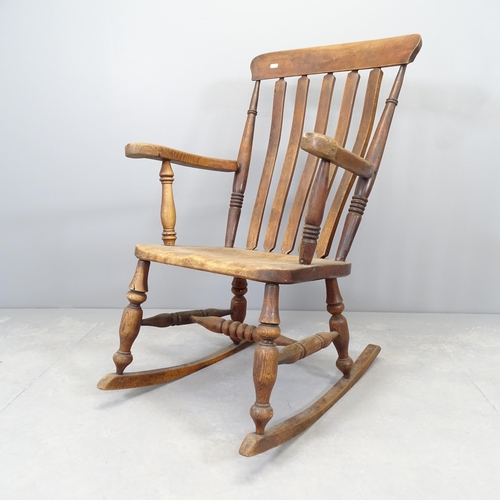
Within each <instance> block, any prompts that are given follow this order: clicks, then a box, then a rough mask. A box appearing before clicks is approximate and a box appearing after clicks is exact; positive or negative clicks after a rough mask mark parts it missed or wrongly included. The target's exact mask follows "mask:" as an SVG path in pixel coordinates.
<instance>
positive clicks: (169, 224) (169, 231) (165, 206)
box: [160, 160, 177, 245]
mask: <svg viewBox="0 0 500 500" xmlns="http://www.w3.org/2000/svg"><path fill="white" fill-rule="evenodd" d="M160 182H161V210H160V218H161V225H162V226H163V233H162V236H161V238H162V240H163V244H164V245H175V240H176V239H177V233H176V232H175V222H176V217H177V216H176V212H175V203H174V192H173V186H172V184H173V182H174V171H173V170H172V165H171V164H170V161H169V160H164V161H163V162H162V164H161V169H160Z"/></svg>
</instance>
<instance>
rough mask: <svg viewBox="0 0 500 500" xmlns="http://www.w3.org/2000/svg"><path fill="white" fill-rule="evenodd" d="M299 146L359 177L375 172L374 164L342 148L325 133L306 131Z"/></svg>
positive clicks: (366, 176)
mask: <svg viewBox="0 0 500 500" xmlns="http://www.w3.org/2000/svg"><path fill="white" fill-rule="evenodd" d="M300 147H301V148H302V149H303V150H304V151H307V152H308V153H311V154H313V155H314V156H317V157H319V158H323V159H324V160H327V161H329V162H331V163H334V164H335V165H338V166H339V167H342V168H345V169H346V170H349V172H352V173H353V174H356V175H359V176H360V177H365V178H369V177H371V176H372V175H373V174H374V172H375V166H374V165H372V164H371V163H370V162H369V161H366V160H365V159H364V158H362V157H361V156H358V155H357V154H355V153H352V152H351V151H349V150H347V149H345V148H343V147H342V146H340V145H339V143H338V142H337V141H336V140H334V139H332V138H331V137H327V136H326V135H323V134H318V133H317V132H308V133H306V134H304V136H303V137H302V141H301V143H300Z"/></svg>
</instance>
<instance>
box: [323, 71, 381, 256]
mask: <svg viewBox="0 0 500 500" xmlns="http://www.w3.org/2000/svg"><path fill="white" fill-rule="evenodd" d="M382 75H383V73H382V70H381V69H380V68H375V69H373V70H372V71H370V76H369V77H368V84H367V87H366V95H365V101H364V105H363V113H362V116H361V122H360V125H359V129H358V135H357V137H356V142H355V143H354V147H353V148H352V152H353V153H354V154H356V155H359V156H360V157H362V158H363V157H364V155H365V153H366V148H367V146H368V140H369V138H370V134H371V133H372V129H373V124H374V122H375V114H376V112H377V103H378V96H379V92H380V85H381V83H382ZM355 180H356V177H355V175H354V174H353V173H352V172H349V171H345V172H344V174H343V176H342V179H341V181H340V184H339V187H338V189H337V192H336V193H335V197H334V199H333V202H332V204H331V207H330V211H329V212H328V215H327V217H326V220H325V222H324V224H323V230H322V231H321V234H320V237H319V240H318V246H317V249H316V253H317V255H318V257H320V258H324V257H327V256H328V255H329V253H330V249H331V245H332V241H333V237H334V235H335V231H336V230H337V226H338V224H339V221H340V217H341V215H342V212H343V210H344V207H345V204H346V202H347V198H348V196H349V193H350V192H351V189H352V186H353V185H354V181H355Z"/></svg>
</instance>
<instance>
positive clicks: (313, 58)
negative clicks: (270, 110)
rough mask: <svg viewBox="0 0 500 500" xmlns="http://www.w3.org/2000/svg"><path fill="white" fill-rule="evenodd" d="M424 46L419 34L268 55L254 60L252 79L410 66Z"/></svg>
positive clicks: (251, 67) (251, 66) (270, 53)
mask: <svg viewBox="0 0 500 500" xmlns="http://www.w3.org/2000/svg"><path fill="white" fill-rule="evenodd" d="M421 47H422V38H421V37H420V35H404V36H398V37H393V38H383V39H380V40H370V41H366V42H354V43H343V44H339V45H326V46H323V47H313V48H309V49H296V50H284V51H280V52H269V53H267V54H262V55H260V56H257V57H256V58H254V59H253V61H252V63H251V65H250V69H251V71H252V80H266V79H269V78H284V77H288V76H302V75H314V74H318V73H335V72H339V71H352V70H358V69H359V70H361V69H371V68H383V67H388V66H398V65H401V64H409V63H411V62H412V61H413V60H414V59H415V57H416V56H417V54H418V52H419V51H420V48H421Z"/></svg>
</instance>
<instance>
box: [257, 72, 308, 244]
mask: <svg viewBox="0 0 500 500" xmlns="http://www.w3.org/2000/svg"><path fill="white" fill-rule="evenodd" d="M308 90H309V78H307V77H306V76H303V77H301V78H300V79H299V81H298V83H297V95H296V99H295V110H294V113H293V123H292V129H291V132H290V140H289V142H288V148H287V151H286V156H285V161H284V162H283V168H282V170H281V176H280V179H279V183H278V187H277V189H276V194H275V196H274V202H273V206H272V208H271V217H270V219H269V224H268V226H267V233H266V238H265V240H264V250H266V252H271V251H272V250H274V248H275V246H276V240H277V238H278V231H279V228H280V224H281V219H282V217H283V209H284V208H285V203H286V199H287V197H288V192H289V191H290V184H291V182H292V177H293V173H294V172H295V165H296V164H297V157H298V155H299V148H300V141H301V137H302V131H303V129H304V118H305V114H306V106H307V92H308Z"/></svg>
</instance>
